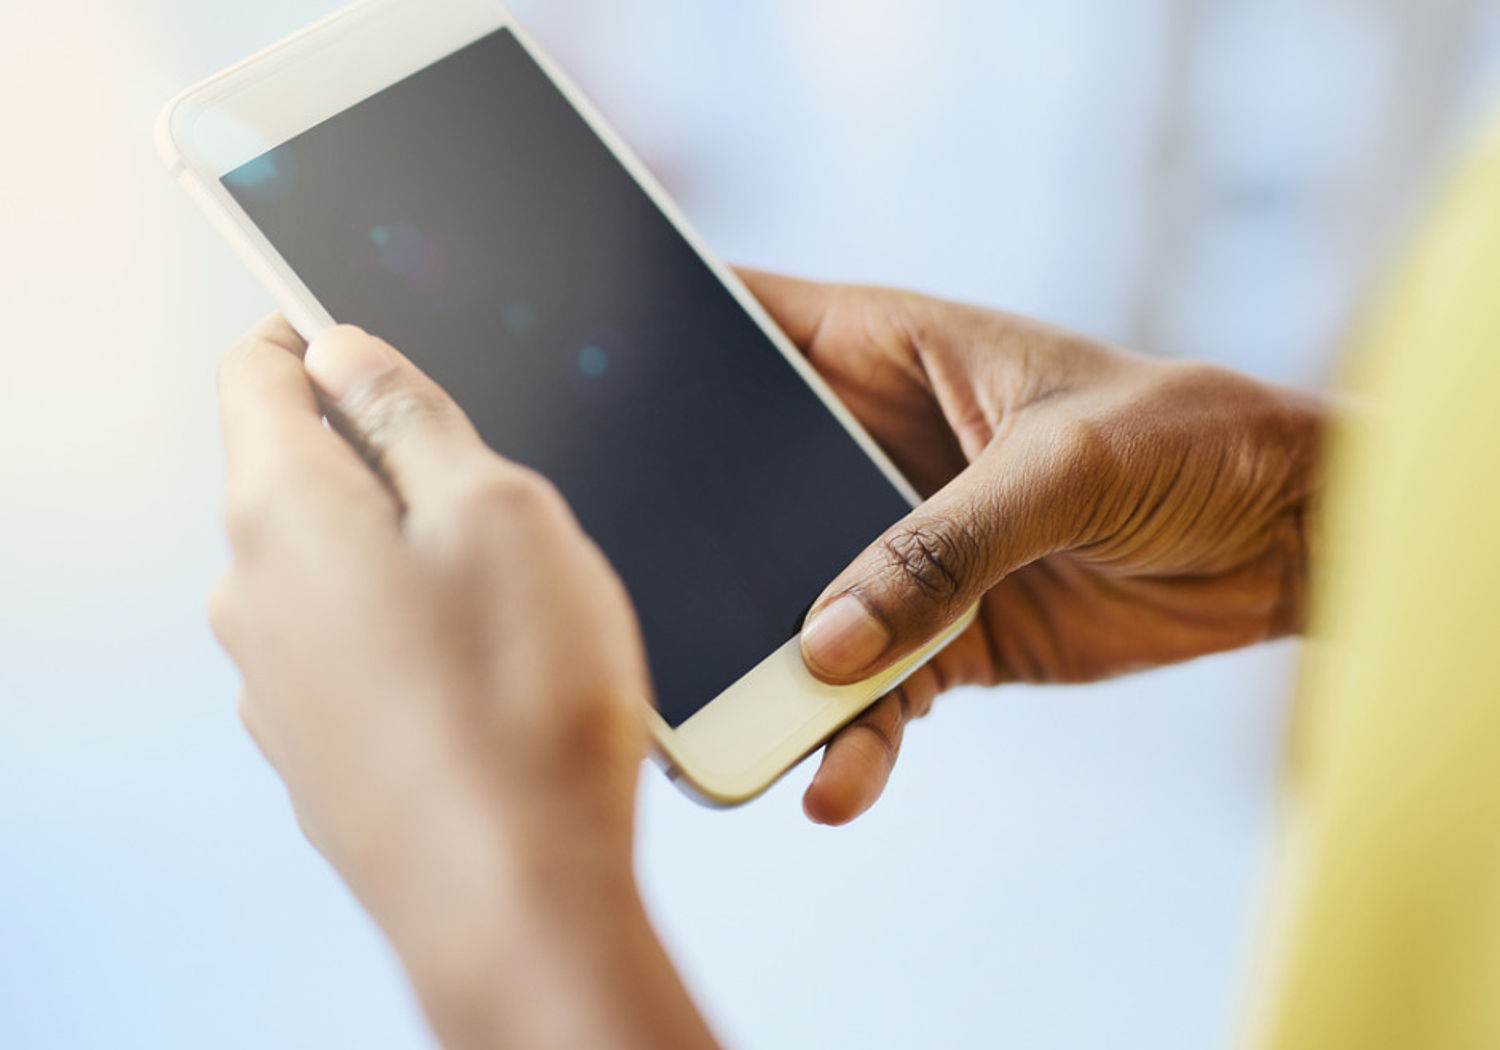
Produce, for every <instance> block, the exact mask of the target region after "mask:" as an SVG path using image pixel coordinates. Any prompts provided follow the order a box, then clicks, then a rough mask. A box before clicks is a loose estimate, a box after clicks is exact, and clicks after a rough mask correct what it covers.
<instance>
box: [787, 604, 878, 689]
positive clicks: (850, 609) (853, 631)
mask: <svg viewBox="0 0 1500 1050" xmlns="http://www.w3.org/2000/svg"><path fill="white" fill-rule="evenodd" d="M890 644H891V632H890V629H889V628H888V627H886V625H885V624H883V623H881V622H880V621H879V620H877V619H876V618H875V617H874V616H872V615H871V614H870V610H869V609H867V608H866V607H865V603H864V602H862V601H860V600H859V599H858V598H856V597H855V596H854V595H852V594H844V595H840V596H839V597H838V598H835V599H834V600H833V601H831V602H829V603H828V604H827V605H825V606H823V608H821V609H819V610H818V611H817V612H815V613H814V614H813V615H812V618H811V619H810V620H808V621H807V624H806V626H804V627H803V628H802V655H803V658H804V659H806V660H807V662H808V663H809V664H812V665H813V666H815V667H816V669H817V670H819V671H822V672H823V673H824V674H828V675H832V676H834V677H836V678H844V677H847V676H849V675H854V674H858V673H859V672H860V671H863V670H864V669H865V668H866V667H869V666H870V665H871V664H872V663H874V662H875V661H876V659H878V658H879V656H880V654H881V653H883V652H885V650H886V647H887V646H889V645H890Z"/></svg>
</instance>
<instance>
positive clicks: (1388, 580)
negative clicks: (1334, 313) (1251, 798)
mask: <svg viewBox="0 0 1500 1050" xmlns="http://www.w3.org/2000/svg"><path fill="white" fill-rule="evenodd" d="M1395 291H1396V294H1395V295H1394V296H1393V297H1392V298H1391V299H1390V301H1389V302H1388V304H1387V305H1386V308H1385V310H1384V311H1383V313H1382V314H1381V316H1380V317H1379V318H1378V323H1376V324H1375V325H1374V326H1373V329H1372V334H1373V337H1374V338H1373V339H1372V340H1371V343H1370V346H1369V347H1368V352H1366V353H1364V354H1362V355H1360V356H1359V357H1357V358H1356V363H1355V368H1356V373H1355V376H1354V380H1355V381H1354V383H1353V384H1352V385H1353V386H1354V388H1355V390H1356V391H1358V392H1362V393H1363V394H1366V395H1368V397H1369V400H1368V403H1367V404H1366V405H1365V406H1364V407H1360V408H1356V410H1355V413H1356V415H1358V416H1360V417H1361V418H1360V422H1359V423H1357V424H1354V425H1353V426H1351V427H1349V428H1347V429H1345V431H1344V432H1343V434H1342V435H1341V437H1340V438H1339V439H1337V440H1336V443H1335V448H1334V450H1333V452H1332V454H1331V459H1330V474H1329V486H1330V487H1329V493H1330V495H1329V501H1328V508H1327V513H1326V514H1325V515H1324V517H1323V525H1322V527H1321V528H1320V529H1319V539H1318V541H1317V543H1316V544H1315V548H1314V549H1315V550H1318V551H1319V552H1320V554H1321V561H1322V565H1321V572H1320V574H1319V579H1318V581H1317V585H1316V586H1315V588H1314V595H1315V598H1314V608H1313V616H1312V622H1313V631H1312V636H1313V639H1314V640H1313V641H1312V642H1310V644H1309V656H1308V663H1307V666H1306V667H1305V669H1304V670H1305V673H1304V677H1303V681H1302V685H1301V695H1300V698H1299V705H1298V708H1297V716H1296V719H1295V724H1294V727H1293V734H1292V752H1291V756H1290V760H1289V767H1288V768H1289V779H1288V787H1289V806H1290V809H1291V810H1292V811H1294V812H1295V813H1296V816H1295V817H1294V818H1293V819H1292V822H1291V825H1290V828H1291V830H1290V834H1289V836H1288V837H1289V840H1290V841H1289V843H1288V848H1287V856H1286V865H1285V867H1284V868H1283V875H1284V878H1283V879H1282V881H1281V884H1280V886H1279V887H1278V888H1279V890H1280V891H1282V893H1283V901H1284V903H1285V905H1286V906H1285V907H1284V908H1283V909H1282V911H1281V913H1280V919H1281V920H1284V921H1282V922H1280V923H1278V927H1277V928H1278V932H1277V933H1276V934H1275V935H1274V938H1273V939H1274V941H1275V950H1274V951H1273V952H1272V960H1273V961H1272V966H1273V969H1272V970H1271V974H1270V978H1269V981H1268V982H1267V983H1266V985H1265V986H1264V989H1263V990H1264V992H1265V996H1264V1001H1263V1005H1264V1010H1263V1011H1261V1012H1260V1014H1259V1017H1258V1022H1259V1028H1258V1029H1257V1031H1256V1033H1255V1036H1254V1039H1253V1042H1254V1043H1255V1044H1256V1045H1258V1046H1261V1047H1264V1048H1270V1050H1342V1048H1355V1047H1358V1048H1360V1050H1386V1048H1392V1050H1394V1048H1397V1047H1400V1048H1411V1050H1468V1048H1473V1050H1479V1048H1481V1047H1482V1048H1485V1050H1495V1048H1500V135H1497V136H1495V137H1494V138H1493V139H1492V140H1491V142H1490V145H1489V146H1488V147H1487V148H1486V149H1484V150H1483V151H1481V153H1480V155H1479V157H1478V158H1477V160H1476V162H1475V163H1473V164H1472V165H1471V166H1469V167H1468V168H1467V169H1466V170H1465V171H1464V172H1463V173H1462V174H1461V175H1460V177H1459V178H1458V179H1457V180H1456V182H1455V183H1454V184H1453V185H1452V186H1450V188H1449V192H1448V194H1447V196H1446V197H1445V198H1444V200H1443V202H1442V205H1441V207H1440V208H1439V210H1438V211H1437V213H1436V214H1435V215H1434V217H1433V221H1432V222H1431V224H1430V225H1429V226H1428V228H1427V231H1426V233H1425V234H1424V235H1423V237H1422V238H1421V239H1420V241H1419V242H1418V243H1417V245H1416V251H1415V253H1414V255H1413V257H1412V260H1411V262H1410V264H1409V266H1408V267H1407V269H1406V271H1405V273H1404V279H1403V280H1402V281H1401V282H1400V283H1399V284H1398V285H1397V287H1396V289H1395Z"/></svg>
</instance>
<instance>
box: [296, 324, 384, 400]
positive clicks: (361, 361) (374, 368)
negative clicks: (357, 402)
mask: <svg viewBox="0 0 1500 1050" xmlns="http://www.w3.org/2000/svg"><path fill="white" fill-rule="evenodd" d="M302 361H303V364H304V366H305V367H306V368H307V374H308V375H310V376H312V377H313V379H314V380H315V381H316V382H317V384H318V386H320V387H322V388H323V392H324V393H325V394H327V395H328V396H329V397H331V398H333V399H334V400H335V401H342V400H343V399H344V398H346V397H348V396H349V395H350V394H352V393H353V392H354V391H356V390H358V389H359V388H360V387H362V386H364V385H365V384H366V383H368V382H369V381H370V380H372V379H374V378H375V377H376V376H378V375H380V374H381V373H382V372H389V371H390V370H391V369H392V368H395V367H396V359H395V358H394V357H393V356H391V353H390V351H389V350H387V349H386V345H385V344H384V343H382V342H381V341H380V340H379V339H376V338H374V337H373V336H370V335H366V334H365V333H364V332H361V331H360V330H359V329H357V328H350V327H348V326H340V327H338V328H330V329H328V330H327V331H325V332H322V333H320V334H318V335H317V336H316V337H314V339H313V341H312V342H311V343H309V344H308V345H307V354H306V355H305V356H304V357H303V359H302Z"/></svg>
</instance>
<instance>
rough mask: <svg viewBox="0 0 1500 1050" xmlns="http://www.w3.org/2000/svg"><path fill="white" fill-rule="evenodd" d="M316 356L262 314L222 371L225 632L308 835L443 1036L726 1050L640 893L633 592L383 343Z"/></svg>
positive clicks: (640, 665)
mask: <svg viewBox="0 0 1500 1050" xmlns="http://www.w3.org/2000/svg"><path fill="white" fill-rule="evenodd" d="M306 352H307V361H306V365H305V367H304V362H303V359H302V358H303V353H304V347H303V344H302V341H301V340H300V339H299V338H298V337H297V336H296V334H295V333H294V332H293V331H292V329H291V328H290V326H288V325H287V324H286V322H285V321H283V320H281V319H280V318H273V319H271V320H269V321H267V322H265V323H263V324H261V325H260V326H259V327H257V328H256V329H255V330H254V331H252V332H251V333H250V334H249V335H248V336H247V337H246V338H245V339H244V340H243V341H242V342H241V343H240V344H239V345H237V346H236V347H235V348H234V349H233V350H231V351H230V353H229V354H228V356H227V357H226V358H225V360H224V363H223V365H222V367H221V369H220V391H221V401H222V414H223V421H224V444H225V450H226V454H227V457H228V499H227V510H226V518H227V524H228V530H229V537H230V541H231V546H232V548H233V551H234V563H233V565H232V567H231V568H230V569H229V571H228V573H227V574H226V575H225V576H224V577H223V578H222V579H221V580H220V581H219V583H218V585H217V586H216V587H215V589H214V592H213V595H212V597H211V599H210V620H211V622H212V623H213V626H214V629H215V632H216V633H217V635H218V636H219V638H220V640H221V642H222V643H223V645H224V647H225V649H226V650H228V652H229V654H230V655H231V656H232V657H233V658H234V660H235V662H236V663H238V664H239V666H240V668H241V670H242V671H243V673H244V679H245V690H244V692H243V694H242V697H241V703H240V710H241V714H242V717H243V719H244V721H245V724H246V725H247V726H248V727H249V729H250V731H251V734H252V735H253V736H254V738H255V740H256V742H257V743H258V744H259V746H260V748H261V750H262V751H263V752H264V753H265V755H266V757H267V758H268V759H269V760H270V761H271V763H272V764H273V765H274V766H275V767H276V770H277V772H278V773H280V774H281V776H282V778H283V779H284V780H285V782H286V786H287V791H288V793H289V794H290V796H291V800H292V805H293V807H294V809H295V810H296V812H297V815H298V818H299V820H300V821H301V823H302V826H303V828H304V830H305V831H306V832H307V835H308V837H309V838H310V839H311V841H312V842H313V843H314V845H316V846H317V847H318V849H319V850H321V851H322V853H323V854H324V855H325V856H326V857H327V858H328V860H329V861H330V862H331V863H332V864H333V866H334V867H335V868H337V869H338V871H339V873H340V874H341V875H342V876H343V877H344V879H345V880H346V881H347V882H348V884H349V886H350V888H351V889H352V890H353V891H354V893H355V894H356V895H357V896H358V897H359V899H360V901H361V902H362V903H363V904H364V905H365V907H366V908H367V909H368V910H369V911H370V913H371V914H372V915H373V916H374V918H375V919H376V921H377V922H379V923H380V925H381V926H382V928H383V929H384V930H385V932H386V934H387V935H388V936H389V937H390V939H391V942H392V944H393V945H394V946H395V948H396V950H397V952H398V953H399V954H400V955H401V957H402V960H403V961H404V962H405V964H406V966H407V969H408V972H409V973H410V975H411V977H412V980H413V983H414V985H415V987H416V989H417V991H418V994H419V995H420V996H421V998H422V1001H423V1003H424V1005H425V1007H426V1009H427V1012H428V1015H429V1017H430V1018H431V1020H432V1023H433V1026H434V1028H435V1029H436V1031H437V1032H438V1034H439V1036H440V1038H442V1039H443V1041H444V1044H445V1045H446V1046H448V1047H450V1048H459V1047H471V1046H472V1047H488V1046H526V1047H554V1046H555V1047H578V1046H594V1047H651V1046H656V1047H659V1046H672V1047H697V1046H712V1045H713V1040H712V1038H711V1037H710V1035H709V1034H708V1031H707V1029H706V1028H705V1027H704V1025H703V1022H702V1021H701V1019H700V1018H699V1017H698V1015H697V1012H696V1011H695V1010H694V1009H693V1007H692V1005H691V1003H690V1001H689V1000H688V998H687V996H686V994H685V993H684V992H683V990H682V987H681V985H680V984H679V983H678V980H677V977H676V974H675V973H674V971H673V969H672V967H671V964H670V963H669V962H668V961H667V958H666V956H665V955H664V954H663V953H662V950H661V947H660V945H659V943H658V942H657V940H656V937H655V935H654V934H653V933H652V931H651V927H650V925H649V923H648V922H647V920H646V917H645V913H644V911H643V909H642V908H641V906H640V901H639V897H638V895H637V894H636V891H635V886H634V883H633V878H632V871H631V846H632V832H633V820H632V815H633V808H634V800H635V788H636V779H637V776H638V772H639V768H640V764H641V759H642V757H643V756H644V754H645V734H644V727H643V724H642V720H641V718H640V711H641V709H642V705H643V704H644V703H646V702H647V700H648V698H649V686H648V684H647V675H646V670H645V660H644V656H643V653H642V650H641V643H640V638H639V635H638V632H637V629H636V625H635V619H634V615H633V613H632V611H631V608H630V604H629V602H628V600H627V598H626V596H625V593H624V589H623V588H622V587H621V585H620V583H619V580H618V579H617V577H616V576H615V574H614V572H613V570H611V569H610V567H609V565H608V564H607V563H606V561H605V560H604V558H603V556H602V555H601V554H600V553H599V551H598V549H597V548H596V547H595V546H594V544H593V543H592V542H591V541H590V540H589V539H588V538H587V537H586V536H584V534H583V533H582V531H581V530H580V529H579V528H578V525H577V523H576V522H575V521H574V520H573V517H572V514H571V513H570V512H569V510H568V508H567V506H566V505H565V504H564V503H563V501H562V499H561V497H560V496H559V495H558V494H557V492H556V491H555V490H554V489H553V488H552V486H551V485H550V484H548V483H547V482H546V481H544V480H543V479H542V478H540V477H539V476H537V475H536V474H534V473H532V472H530V471H528V470H525V469H523V468H521V467H519V466H517V465H515V464H513V463H509V462H506V461H504V460H502V459H501V458H500V457H498V456H496V455H494V454H493V453H492V452H490V451H489V450H488V449H486V448H485V447H484V445H483V444H482V443H481V442H480V440H479V437H478V435H477V434H476V433H475V432H474V430H473V428H472V427H471V426H470V425H469V423H468V421H467V420H466V419H465V418H464V416H463V415H462V413H460V412H459V410H458V408H457V406H455V405H454V404H453V402H452V401H451V400H450V399H449V398H448V396H447V395H446V394H444V393H443V392H442V391H441V390H439V389H438V388H437V387H436V386H435V385H434V384H433V383H432V382H431V381H430V380H428V379H427V378H426V377H425V376H423V375H422V374H421V373H420V372H418V371H417V369H416V368H414V367H413V366H412V365H411V364H410V363H409V362H407V361H406V360H405V359H404V358H402V357H401V356H400V355H399V354H397V353H396V351H395V350H394V349H392V348H391V347H389V346H387V345H386V344H384V343H382V342H380V341H379V340H377V339H374V338H372V337H370V336H368V335H366V334H365V333H363V332H361V331H360V330H358V329H354V328H338V329H334V330H333V331H331V332H329V333H326V334H325V335H323V336H321V337H320V338H319V340H318V341H317V342H316V344H315V345H314V346H313V347H312V348H310V349H307V351H306ZM314 377H316V378H314ZM320 395H321V403H320ZM325 409H326V410H327V412H328V414H329V416H330V418H331V419H332V420H333V421H334V423H335V425H336V427H337V429H338V433H335V432H334V431H333V430H330V429H328V428H327V427H325V426H324V425H323V423H322V417H323V413H324V411H325ZM581 638H584V639H588V644H587V645H580V644H579V639H581Z"/></svg>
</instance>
